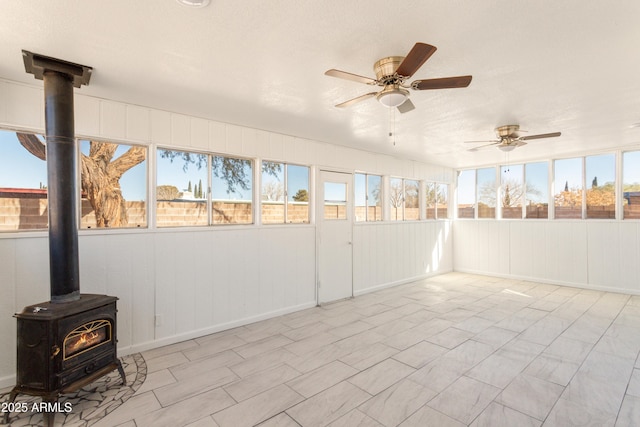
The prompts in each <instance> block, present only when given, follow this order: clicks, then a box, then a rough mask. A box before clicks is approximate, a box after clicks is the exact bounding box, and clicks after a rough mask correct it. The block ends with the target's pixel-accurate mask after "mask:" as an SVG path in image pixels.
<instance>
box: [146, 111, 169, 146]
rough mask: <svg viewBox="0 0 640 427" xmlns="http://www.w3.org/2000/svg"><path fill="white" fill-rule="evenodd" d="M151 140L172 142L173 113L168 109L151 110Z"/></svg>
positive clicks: (161, 142)
mask: <svg viewBox="0 0 640 427" xmlns="http://www.w3.org/2000/svg"><path fill="white" fill-rule="evenodd" d="M150 115H151V117H150V119H151V141H152V142H154V143H155V144H162V145H168V144H170V143H171V114H170V113H168V112H166V111H159V110H151V113H150Z"/></svg>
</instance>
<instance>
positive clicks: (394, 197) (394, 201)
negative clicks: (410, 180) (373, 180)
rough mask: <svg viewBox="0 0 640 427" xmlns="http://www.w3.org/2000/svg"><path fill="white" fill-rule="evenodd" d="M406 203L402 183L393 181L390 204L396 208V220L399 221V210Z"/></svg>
mask: <svg viewBox="0 0 640 427" xmlns="http://www.w3.org/2000/svg"><path fill="white" fill-rule="evenodd" d="M403 202H404V192H403V191H402V181H393V182H392V183H391V185H390V186H389V203H390V204H391V207H393V208H395V211H396V219H398V208H400V207H401V206H402V203H403Z"/></svg>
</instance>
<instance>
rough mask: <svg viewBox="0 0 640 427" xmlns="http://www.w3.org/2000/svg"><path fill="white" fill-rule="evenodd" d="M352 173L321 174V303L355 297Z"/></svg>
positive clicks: (319, 268)
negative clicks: (352, 239) (352, 243)
mask: <svg viewBox="0 0 640 427" xmlns="http://www.w3.org/2000/svg"><path fill="white" fill-rule="evenodd" d="M352 180H353V176H352V175H351V174H348V173H341V172H329V171H323V170H321V171H320V179H319V184H320V185H318V186H317V188H318V201H319V203H317V209H318V212H317V214H316V221H317V224H318V303H325V302H330V301H335V300H339V299H342V298H347V297H351V296H353V274H352V257H353V251H352V245H351V236H352V232H353V228H352V225H353V224H352V221H353V219H352V212H353V209H352V201H351V197H350V195H351V193H352V190H351V185H352V184H351V183H352Z"/></svg>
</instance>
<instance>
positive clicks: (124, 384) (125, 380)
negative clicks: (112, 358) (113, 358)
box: [118, 359, 127, 386]
mask: <svg viewBox="0 0 640 427" xmlns="http://www.w3.org/2000/svg"><path fill="white" fill-rule="evenodd" d="M118 372H119V373H120V378H122V385H123V386H126V385H127V376H126V375H125V373H124V368H123V367H122V362H121V361H120V359H118Z"/></svg>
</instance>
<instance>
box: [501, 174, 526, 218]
mask: <svg viewBox="0 0 640 427" xmlns="http://www.w3.org/2000/svg"><path fill="white" fill-rule="evenodd" d="M523 174H524V167H523V166H522V165H508V166H501V167H500V206H501V207H502V218H518V219H520V218H522V203H523V199H524V182H523Z"/></svg>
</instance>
